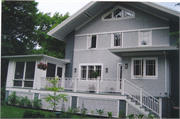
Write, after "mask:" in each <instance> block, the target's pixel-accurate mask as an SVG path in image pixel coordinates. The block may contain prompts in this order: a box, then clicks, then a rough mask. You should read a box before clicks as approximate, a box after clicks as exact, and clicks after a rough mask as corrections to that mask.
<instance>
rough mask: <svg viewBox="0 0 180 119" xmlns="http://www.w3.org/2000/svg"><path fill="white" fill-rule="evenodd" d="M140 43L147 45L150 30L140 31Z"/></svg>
mask: <svg viewBox="0 0 180 119" xmlns="http://www.w3.org/2000/svg"><path fill="white" fill-rule="evenodd" d="M140 35H141V38H140V39H141V45H149V44H150V31H141V33H140Z"/></svg>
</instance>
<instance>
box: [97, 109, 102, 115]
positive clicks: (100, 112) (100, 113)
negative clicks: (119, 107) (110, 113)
mask: <svg viewBox="0 0 180 119" xmlns="http://www.w3.org/2000/svg"><path fill="white" fill-rule="evenodd" d="M96 111H97V112H98V113H99V115H100V116H101V115H102V114H103V113H104V109H102V110H101V109H99V110H98V109H96Z"/></svg>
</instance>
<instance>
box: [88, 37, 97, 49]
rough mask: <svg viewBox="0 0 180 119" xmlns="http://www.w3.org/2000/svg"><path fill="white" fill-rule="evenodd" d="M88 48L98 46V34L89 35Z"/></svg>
mask: <svg viewBox="0 0 180 119" xmlns="http://www.w3.org/2000/svg"><path fill="white" fill-rule="evenodd" d="M87 39H88V48H96V47H97V35H88V36H87Z"/></svg>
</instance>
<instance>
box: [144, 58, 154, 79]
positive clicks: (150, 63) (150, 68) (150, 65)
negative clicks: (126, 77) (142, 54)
mask: <svg viewBox="0 0 180 119" xmlns="http://www.w3.org/2000/svg"><path fill="white" fill-rule="evenodd" d="M155 67H156V61H155V60H146V75H147V76H155V75H156V74H155Z"/></svg>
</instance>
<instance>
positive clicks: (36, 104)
mask: <svg viewBox="0 0 180 119" xmlns="http://www.w3.org/2000/svg"><path fill="white" fill-rule="evenodd" d="M41 101H42V100H41V99H38V98H37V97H35V98H34V100H33V101H32V102H33V108H34V109H41V107H42V103H41Z"/></svg>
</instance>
